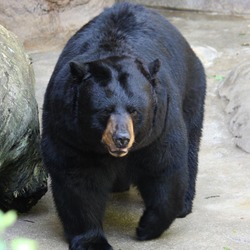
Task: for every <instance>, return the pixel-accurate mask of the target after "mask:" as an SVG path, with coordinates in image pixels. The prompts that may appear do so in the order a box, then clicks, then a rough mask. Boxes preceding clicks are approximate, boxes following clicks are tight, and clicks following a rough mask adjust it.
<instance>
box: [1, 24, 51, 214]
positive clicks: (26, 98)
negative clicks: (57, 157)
mask: <svg viewBox="0 0 250 250" xmlns="http://www.w3.org/2000/svg"><path fill="white" fill-rule="evenodd" d="M34 83H35V77H34V71H33V68H32V63H31V61H30V59H29V57H28V56H27V54H25V52H24V49H23V46H22V44H20V42H19V41H18V39H17V37H16V36H15V35H14V34H13V33H11V32H9V31H8V30H6V29H5V28H4V27H2V26H1V25H0V209H2V210H8V209H15V210H17V211H20V212H25V211H28V210H29V209H30V208H31V207H32V206H33V205H34V204H36V202H37V201H38V200H39V199H40V198H41V197H42V196H43V195H44V194H45V193H46V191H47V173H46V171H45V169H44V168H43V165H42V161H41V154H40V148H39V140H40V135H39V121H38V109H37V103H36V99H35V91H34Z"/></svg>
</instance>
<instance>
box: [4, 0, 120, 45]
mask: <svg viewBox="0 0 250 250" xmlns="http://www.w3.org/2000/svg"><path fill="white" fill-rule="evenodd" d="M114 1H115V0H22V1H16V0H8V1H0V23H1V24H2V25H3V26H4V27H5V28H7V29H9V30H11V31H12V32H14V33H15V34H16V35H17V36H18V37H19V38H20V39H21V40H22V41H23V42H24V45H25V47H26V48H29V49H34V48H37V47H38V46H39V45H42V46H41V47H42V48H43V49H45V48H46V45H47V47H53V46H57V45H58V46H62V44H64V43H65V42H66V41H67V40H68V38H69V37H70V36H71V35H72V33H73V32H75V31H76V30H77V29H78V28H80V27H81V26H82V25H83V24H85V23H87V22H88V21H89V20H90V19H91V18H93V17H94V16H96V15H98V14H99V13H100V12H101V11H102V10H103V8H105V7H107V6H111V5H112V4H113V3H114ZM55 38H57V39H55ZM55 41H56V43H57V44H55Z"/></svg>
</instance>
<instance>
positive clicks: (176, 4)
mask: <svg viewBox="0 0 250 250" xmlns="http://www.w3.org/2000/svg"><path fill="white" fill-rule="evenodd" d="M124 1H125V0H118V2H124ZM126 1H127V2H134V3H139V4H145V5H148V6H158V7H166V8H172V9H180V10H196V11H197V10H198V11H207V12H216V13H223V14H236V15H237V14H250V1H246V0H237V1H235V0H199V1H197V0H188V1H183V0H126Z"/></svg>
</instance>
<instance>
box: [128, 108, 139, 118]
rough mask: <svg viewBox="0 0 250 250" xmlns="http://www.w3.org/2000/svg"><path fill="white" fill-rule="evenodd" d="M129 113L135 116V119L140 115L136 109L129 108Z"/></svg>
mask: <svg viewBox="0 0 250 250" xmlns="http://www.w3.org/2000/svg"><path fill="white" fill-rule="evenodd" d="M128 112H129V114H130V115H131V116H133V117H135V116H137V115H138V112H137V110H136V109H134V108H128Z"/></svg>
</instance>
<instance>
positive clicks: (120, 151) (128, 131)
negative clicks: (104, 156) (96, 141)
mask: <svg viewBox="0 0 250 250" xmlns="http://www.w3.org/2000/svg"><path fill="white" fill-rule="evenodd" d="M134 138H135V136H134V126H133V120H132V118H131V117H130V116H129V115H128V114H124V115H121V114H112V115H111V116H110V118H109V120H108V123H107V126H106V129H105V131H104V133H103V135H102V143H103V144H104V145H105V146H106V147H107V149H108V151H109V153H110V154H111V155H112V156H115V157H123V156H125V155H127V154H128V152H129V150H130V148H131V147H132V145H133V143H134Z"/></svg>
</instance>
